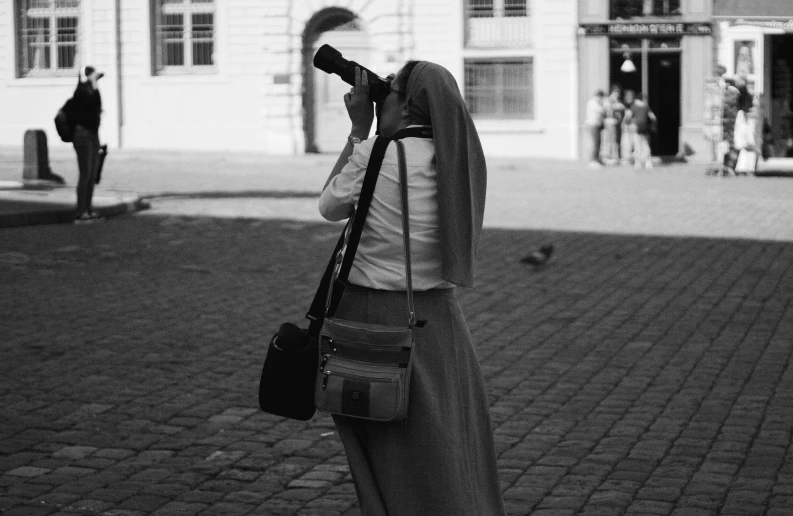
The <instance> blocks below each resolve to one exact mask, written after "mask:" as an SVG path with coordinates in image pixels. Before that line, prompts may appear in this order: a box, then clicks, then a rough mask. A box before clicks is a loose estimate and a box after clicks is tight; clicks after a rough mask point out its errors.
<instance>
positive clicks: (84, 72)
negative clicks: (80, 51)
mask: <svg viewBox="0 0 793 516" xmlns="http://www.w3.org/2000/svg"><path fill="white" fill-rule="evenodd" d="M89 68H90V71H89V70H88V69H89ZM93 72H94V67H93V66H88V65H87V66H81V67H80V75H79V77H78V83H79V84H82V83H84V82H88V76H89V75H90V74H92V73H93Z"/></svg>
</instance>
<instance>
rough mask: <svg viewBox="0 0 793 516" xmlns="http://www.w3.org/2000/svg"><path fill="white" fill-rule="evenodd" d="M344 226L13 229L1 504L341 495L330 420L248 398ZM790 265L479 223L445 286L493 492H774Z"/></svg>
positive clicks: (652, 504)
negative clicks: (465, 334) (282, 327)
mask: <svg viewBox="0 0 793 516" xmlns="http://www.w3.org/2000/svg"><path fill="white" fill-rule="evenodd" d="M338 230H339V229H338V226H337V225H331V224H327V223H324V224H323V223H312V222H297V221H285V220H254V219H251V220H234V219H220V218H199V217H174V216H164V217H160V216H152V215H149V216H146V217H137V216H132V217H118V218H114V219H112V220H109V221H107V222H106V223H104V224H101V225H93V226H38V227H27V228H19V229H17V230H15V231H13V232H7V233H4V234H3V239H2V240H1V241H0V285H1V287H0V288H1V289H2V292H3V295H2V296H0V310H2V313H3V318H2V320H1V322H0V328H1V329H0V334H2V335H3V338H2V339H0V352H2V356H3V360H2V361H1V362H0V401H1V402H2V406H3V415H2V424H1V425H0V443H2V445H0V493H2V497H0V507H2V508H3V510H6V511H9V512H8V513H9V514H39V513H41V514H47V513H49V512H55V511H58V510H63V511H66V512H69V511H75V510H82V509H80V507H82V508H83V509H84V510H86V511H87V510H88V508H91V510H93V511H95V512H101V511H105V512H107V511H117V512H118V513H119V514H121V513H123V514H130V515H133V516H140V515H143V514H151V513H154V512H155V511H162V513H163V514H166V513H168V514H169V513H171V512H172V513H177V512H178V511H179V510H185V511H189V512H190V513H193V514H196V513H200V512H201V511H205V510H206V511H209V512H212V513H217V514H229V515H234V514H247V513H255V514H298V513H300V514H314V513H316V514H329V515H333V514H338V515H352V514H358V513H359V512H358V509H357V502H356V499H355V492H354V488H353V485H352V481H351V477H350V474H349V469H348V468H347V466H346V459H345V456H344V453H343V449H342V446H341V443H340V441H339V439H338V435H337V434H336V433H335V428H334V426H333V423H332V421H331V420H330V418H328V417H327V416H317V417H315V418H314V419H312V420H311V421H309V422H307V423H301V422H293V421H286V420H283V419H279V418H276V417H272V416H269V415H266V414H263V413H261V412H260V411H259V410H258V408H257V403H256V389H257V385H258V375H259V372H260V367H261V363H262V361H263V359H264V352H265V349H266V342H267V339H268V337H269V336H270V335H271V333H272V332H273V331H274V330H275V328H277V326H278V325H279V324H280V323H281V322H284V321H286V320H291V321H293V322H296V323H301V322H302V318H303V314H304V313H305V311H306V309H307V307H308V303H309V302H310V300H311V297H312V295H313V291H314V288H315V285H316V282H317V281H318V279H319V276H320V272H321V270H322V268H323V266H324V264H325V262H326V260H327V256H328V254H329V253H330V251H331V250H332V248H333V245H334V243H335V240H336V238H337V236H338ZM549 242H551V243H553V244H554V245H555V252H554V254H553V256H552V257H551V259H550V260H549V261H548V262H547V263H546V264H545V265H543V266H542V267H539V268H537V267H533V266H530V265H527V264H524V263H521V259H522V258H523V257H525V256H526V255H527V254H528V253H530V252H531V251H532V250H534V249H537V248H538V247H539V246H541V245H543V244H547V243H549ZM792 264H793V244H791V243H783V242H761V241H748V240H727V239H701V238H666V237H652V236H624V235H608V234H591V233H572V232H569V233H566V232H550V231H521V230H501V229H485V231H484V233H483V236H482V242H481V245H480V254H479V262H478V277H477V286H476V288H475V289H469V290H461V291H460V292H459V298H460V302H461V304H462V306H463V309H464V311H465V313H466V315H467V317H468V322H469V326H470V329H471V333H472V335H473V338H474V341H475V342H476V343H477V354H478V356H479V359H480V362H481V364H482V369H483V372H484V375H485V378H486V382H487V389H488V393H489V398H490V402H491V417H492V423H493V428H494V432H495V436H496V445H497V451H498V454H499V470H500V474H501V481H502V487H503V492H504V497H505V501H506V505H507V508H508V512H509V513H510V514H526V513H528V512H531V511H534V510H539V509H544V508H548V509H550V508H553V507H556V506H564V507H565V508H567V509H569V512H570V513H571V514H577V513H579V512H585V513H587V514H589V513H590V512H591V513H592V514H595V513H597V514H649V513H650V512H649V511H650V509H649V508H652V511H654V512H653V514H656V513H657V514H662V513H663V514H671V513H672V512H673V511H674V510H675V509H677V508H680V509H681V510H682V509H683V508H686V507H689V508H690V507H699V508H701V511H700V512H701V513H702V514H706V513H707V514H716V511H717V510H720V511H721V512H722V513H723V514H748V513H749V512H746V511H744V510H743V509H744V508H745V507H749V505H751V506H752V507H753V508H754V509H756V508H757V507H763V508H764V509H765V511H766V513H767V514H782V512H773V510H774V509H775V508H780V507H781V508H784V507H785V506H786V505H785V504H787V503H789V497H788V496H789V495H788V494H786V493H790V492H791V488H793V455H791V454H790V452H789V437H790V435H791V431H793V415H791V411H790V402H791V400H793V367H792V366H791V352H792V351H793V345H792V344H791V338H790V335H792V334H793V304H792V303H791V301H790V299H791V297H792V296H793V265H792ZM429 324H432V321H430V322H429ZM759 479H762V481H760V480H759ZM42 508H44V509H42ZM45 509H49V511H47V510H45ZM13 511H16V512H13ZM26 511H28V512H26ZM31 511H33V512H31ZM169 511H171V512H169ZM300 511H302V512H300ZM312 511H314V512H312ZM587 511H590V512H587ZM592 511H594V512H592ZM598 511H600V512H598Z"/></svg>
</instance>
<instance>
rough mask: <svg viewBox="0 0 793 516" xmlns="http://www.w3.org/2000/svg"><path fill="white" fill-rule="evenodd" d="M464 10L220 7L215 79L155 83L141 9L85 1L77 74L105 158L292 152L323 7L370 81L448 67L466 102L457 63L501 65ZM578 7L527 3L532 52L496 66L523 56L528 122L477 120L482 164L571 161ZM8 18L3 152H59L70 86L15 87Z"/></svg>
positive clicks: (317, 2) (142, 3)
mask: <svg viewBox="0 0 793 516" xmlns="http://www.w3.org/2000/svg"><path fill="white" fill-rule="evenodd" d="M117 5H118V6H120V12H119V13H118V16H117V13H116V7H117ZM463 6H464V0H436V1H434V2H424V1H419V0H388V1H386V0H312V1H302V0H225V1H217V2H216V6H215V38H216V39H215V60H214V62H215V64H216V69H217V70H216V73H212V74H189V75H153V74H152V64H153V63H152V57H151V56H152V49H151V44H152V42H151V36H150V35H151V19H152V13H151V12H150V10H151V7H150V2H149V1H148V0H136V1H131V0H83V1H82V2H81V9H82V16H81V21H80V28H79V36H78V37H79V41H80V49H81V52H82V54H81V56H80V57H81V59H80V61H81V63H82V64H92V65H94V66H96V67H98V68H99V69H102V70H104V71H105V72H106V75H105V77H104V78H103V79H102V80H101V81H100V90H101V92H102V100H103V107H104V113H103V118H102V127H101V129H100V137H101V139H102V141H103V142H107V143H109V144H110V145H111V146H119V145H120V146H124V147H129V148H152V149H217V150H236V149H246V150H256V151H263V152H268V153H284V154H294V153H302V152H303V151H304V149H305V141H304V140H305V137H304V128H303V109H304V108H303V92H304V84H303V80H304V79H303V77H304V69H303V36H304V31H305V28H306V24H307V23H308V22H309V20H310V19H311V18H312V16H314V15H316V14H317V13H318V12H321V11H323V10H324V9H330V8H343V9H347V10H349V11H350V12H352V13H353V14H354V15H356V16H358V18H359V20H360V22H361V25H362V26H363V28H364V30H365V31H366V33H367V34H368V35H369V41H370V44H371V47H372V51H371V54H370V55H371V62H370V63H366V64H367V66H369V67H370V68H371V69H372V70H374V71H376V72H378V73H380V74H381V75H386V74H388V73H390V72H392V71H396V70H397V69H398V68H399V67H400V66H401V65H402V63H404V62H405V61H406V60H407V59H411V58H418V59H426V60H431V61H435V62H438V63H440V64H442V65H443V66H445V67H447V68H448V69H449V70H450V71H451V72H452V74H453V75H454V76H455V78H456V79H457V81H458V84H459V85H460V88H461V89H463V88H464V59H465V57H466V56H471V55H473V54H475V56H476V57H483V56H485V57H486V56H487V55H497V56H502V55H504V53H505V52H504V51H502V50H498V49H495V50H492V51H479V50H477V51H471V50H470V49H466V48H465V45H464V34H463V32H464V31H463V29H464V20H463V18H464V12H463ZM576 7H577V0H554V1H547V0H532V1H531V3H530V12H531V13H532V31H533V34H534V38H533V42H534V44H533V45H532V46H531V47H527V48H520V49H511V50H509V51H507V52H506V53H507V55H511V56H526V55H530V56H533V57H534V92H535V98H534V106H535V118H534V120H530V121H518V120H477V121H476V123H477V126H478V127H479V130H480V135H481V139H482V142H483V145H484V147H485V151H486V152H487V153H488V155H493V156H498V155H523V156H548V157H562V158H574V157H575V156H576V154H577V151H576V148H577V125H578V124H577V122H576V116H577V115H576V113H577V111H578V101H577V87H576V84H577V74H578V71H577V67H576V62H577V60H576V55H577V48H576V35H575V34H576V32H575V28H576V23H577V13H576ZM14 16H15V15H14V1H13V0H3V1H0V113H3V116H2V117H0V145H17V144H21V142H22V138H23V134H24V131H25V130H26V129H29V128H42V129H44V130H45V131H46V132H47V135H48V139H49V142H50V146H51V147H58V146H64V147H65V146H67V145H69V144H64V143H62V142H61V141H60V139H59V138H58V137H57V134H56V133H55V129H54V125H53V122H52V119H53V117H54V116H55V113H56V111H57V110H58V108H59V107H60V106H61V105H62V104H63V102H64V101H65V100H66V99H67V98H68V97H69V96H70V95H71V93H72V92H73V90H74V87H75V85H76V83H77V78H76V77H63V78H17V77H16V70H15V52H16V42H15V30H14ZM117 21H118V22H119V24H118V26H117ZM117 34H120V41H117V37H116V35H117ZM118 47H120V49H121V53H120V60H119V59H117V52H116V50H117V48H118ZM477 52H478V53H477ZM488 52H489V54H488ZM118 61H120V67H121V68H120V69H119V68H118V66H119V63H118ZM119 101H120V102H119Z"/></svg>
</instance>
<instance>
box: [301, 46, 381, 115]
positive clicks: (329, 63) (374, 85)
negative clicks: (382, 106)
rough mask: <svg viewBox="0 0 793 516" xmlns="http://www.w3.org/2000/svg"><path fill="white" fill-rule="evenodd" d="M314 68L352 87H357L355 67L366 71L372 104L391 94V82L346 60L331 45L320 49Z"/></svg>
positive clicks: (315, 57) (316, 55)
mask: <svg viewBox="0 0 793 516" xmlns="http://www.w3.org/2000/svg"><path fill="white" fill-rule="evenodd" d="M314 66H315V67H316V68H319V69H320V70H322V71H323V72H325V73H335V74H336V75H338V76H339V77H341V80H343V81H344V82H346V83H347V84H349V85H350V86H355V67H356V66H357V67H358V68H360V69H361V70H365V71H366V76H367V77H368V78H369V98H370V99H371V100H372V102H382V101H383V100H385V98H386V97H387V96H388V94H389V93H391V81H389V80H387V79H383V78H382V77H379V76H378V75H377V74H375V73H374V72H372V71H371V70H369V69H368V68H366V67H365V66H363V65H361V64H359V63H356V62H355V61H348V60H347V59H344V57H342V55H341V52H339V51H338V50H336V49H335V48H333V47H332V46H330V45H322V46H321V47H319V50H317V53H316V54H315V55H314Z"/></svg>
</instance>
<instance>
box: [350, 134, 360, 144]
mask: <svg viewBox="0 0 793 516" xmlns="http://www.w3.org/2000/svg"><path fill="white" fill-rule="evenodd" d="M347 141H348V142H350V143H351V144H353V145H357V144H359V143H361V141H362V140H361V139H360V138H357V137H355V136H353V135H349V136H348V137H347Z"/></svg>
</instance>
